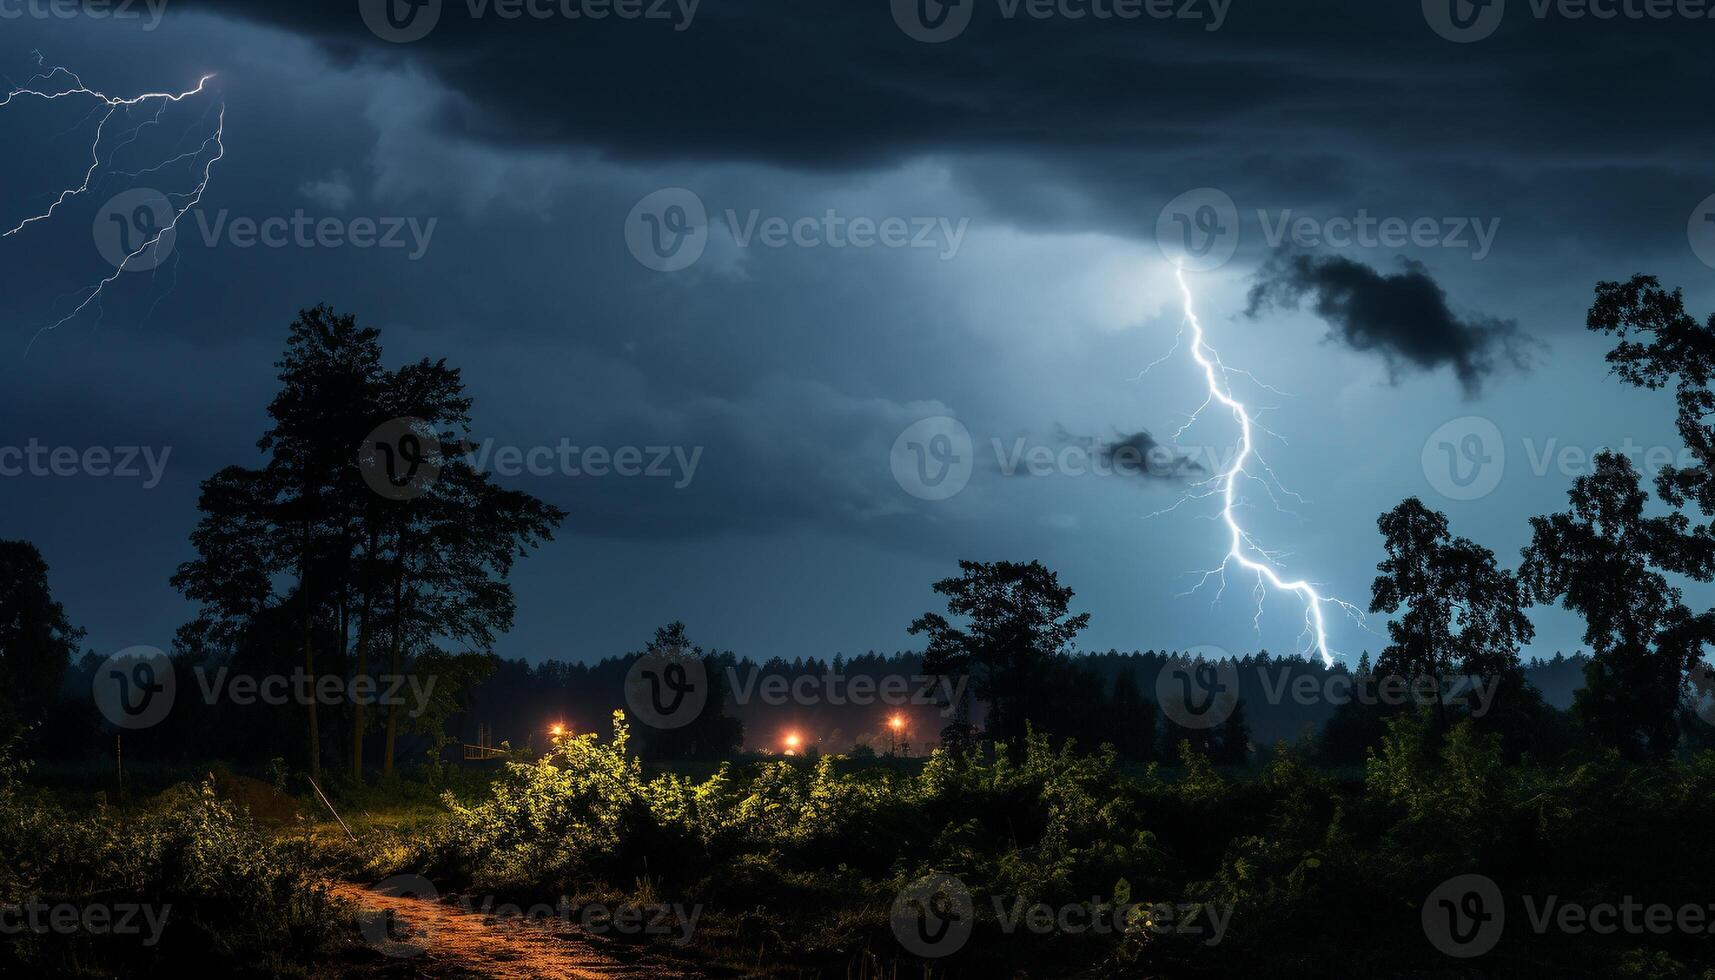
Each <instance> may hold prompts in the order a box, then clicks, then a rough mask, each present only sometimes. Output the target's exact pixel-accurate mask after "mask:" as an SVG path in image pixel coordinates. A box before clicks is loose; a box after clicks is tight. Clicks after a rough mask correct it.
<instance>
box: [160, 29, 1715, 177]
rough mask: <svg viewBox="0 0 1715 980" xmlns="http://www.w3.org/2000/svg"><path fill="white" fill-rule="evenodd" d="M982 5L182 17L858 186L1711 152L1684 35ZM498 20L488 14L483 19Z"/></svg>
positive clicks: (635, 136) (514, 109)
mask: <svg viewBox="0 0 1715 980" xmlns="http://www.w3.org/2000/svg"><path fill="white" fill-rule="evenodd" d="M374 2H376V3H379V2H380V0H374ZM964 2H965V3H968V4H971V5H972V8H973V15H972V20H971V23H970V26H969V27H968V28H967V29H966V30H965V31H964V32H963V33H962V34H961V35H960V36H958V37H956V38H954V39H953V40H950V41H947V42H945V43H940V44H924V43H919V42H917V41H914V40H912V39H911V38H910V37H908V36H906V34H905V32H904V31H902V30H901V29H900V27H899V26H898V24H896V23H895V20H894V18H893V16H892V13H891V11H890V6H889V4H888V3H887V2H885V0H868V2H851V0H809V2H802V3H782V2H778V0H705V2H701V3H697V4H694V5H692V4H690V3H689V0H673V2H671V3H666V4H656V3H654V2H653V0H651V2H646V3H644V4H643V5H642V6H643V7H645V8H649V9H653V8H654V7H656V6H659V7H661V8H663V9H664V10H665V11H666V12H669V13H671V12H674V11H680V12H682V11H684V10H686V9H690V10H692V12H693V14H694V16H692V17H691V19H690V22H689V23H688V24H683V23H680V22H679V21H682V20H683V19H684V18H683V14H682V13H680V14H678V15H677V16H675V17H668V18H664V19H651V18H640V19H627V18H619V17H614V16H609V17H607V18H605V19H602V20H593V19H588V18H573V17H567V16H564V15H562V14H558V13H552V15H550V16H543V17H535V16H528V15H524V16H515V17H513V18H511V19H509V18H506V17H503V16H501V15H500V13H499V12H498V9H497V8H498V7H499V6H500V4H497V3H496V2H495V0H486V2H483V3H476V2H474V0H443V2H442V4H441V5H440V6H441V14H440V19H439V22H438V24H437V26H436V27H435V28H434V30H433V31H432V33H430V34H429V35H428V36H427V37H426V38H424V39H422V40H420V41H417V42H415V43H410V44H400V45H393V44H387V43H384V42H382V41H380V40H379V39H377V38H376V37H375V36H374V35H372V34H371V33H370V32H369V31H368V30H367V29H366V28H365V27H364V24H363V21H362V19H361V17H360V13H359V10H360V4H359V3H358V2H355V0H337V2H336V0H328V2H303V3H279V2H275V0H181V5H180V6H179V7H177V8H176V9H190V10H197V9H203V10H214V11H220V12H227V13H235V14H238V15H240V16H244V17H247V18H250V19H253V20H258V21H262V22H266V23H270V24H274V25H278V26H281V27H284V28H287V29H289V30H293V31H296V32H299V33H302V34H305V35H307V36H310V37H313V38H315V39H317V40H318V41H320V42H321V43H323V44H324V45H325V46H326V47H327V48H329V49H330V50H332V51H334V52H336V54H337V55H338V56H339V57H342V58H345V59H348V60H352V59H357V58H361V57H381V58H388V59H400V60H408V61H410V62H413V63H415V64H417V65H419V66H421V67H424V68H426V69H427V70H428V71H429V72H430V73H432V74H433V75H435V76H436V77H437V78H439V79H440V80H441V81H442V82H444V83H445V84H446V85H447V86H448V87H450V88H452V89H453V90H455V91H457V92H459V93H460V94H461V96H462V97H463V98H464V99H466V100H467V101H466V103H465V104H464V105H463V106H462V107H460V108H459V109H457V110H452V111H449V112H448V114H447V115H446V117H445V119H444V120H443V121H444V123H445V125H446V126H448V127H449V128H450V129H453V130H456V131H459V132H462V133H465V134H467V135H471V136H475V137H479V138H484V139H489V140H493V141H496V142H502V143H507V142H514V143H524V144H540V143H570V144H580V145H593V146H600V147H604V148H606V149H609V150H611V151H612V152H613V153H614V154H616V155H617V156H621V157H645V158H666V159H710V158H712V159H744V160H761V161H766V162H773V163H783V164H787V165H790V166H795V167H804V168H812V169H847V168H851V167H858V166H865V165H872V164H878V163H886V162H891V161H894V160H897V159H901V158H904V157H908V156H911V155H914V154H920V153H924V152H942V151H945V152H957V151H961V150H979V149H980V150H990V151H993V150H1032V149H1034V150H1042V149H1046V148H1053V147H1059V148H1074V149H1081V150H1088V149H1090V148H1094V147H1105V148H1126V147H1132V148H1139V147H1147V148H1148V149H1149V150H1150V151H1151V152H1154V153H1158V154H1168V155H1171V154H1176V153H1178V152H1180V151H1188V150H1195V149H1196V148H1199V147H1208V146H1211V145H1218V144H1221V143H1223V142H1225V141H1228V140H1230V141H1232V143H1231V144H1230V145H1235V146H1249V147H1252V148H1253V149H1252V152H1253V153H1254V152H1255V149H1254V148H1257V147H1274V148H1277V149H1279V150H1281V151H1283V152H1290V153H1291V154H1292V155H1293V157H1294V158H1299V159H1304V160H1309V159H1313V158H1316V157H1326V156H1330V155H1337V154H1338V153H1339V152H1340V150H1341V149H1342V148H1343V146H1344V145H1346V144H1350V143H1354V142H1357V143H1365V144H1371V145H1376V146H1390V147H1394V148H1408V147H1409V148H1417V149H1425V150H1429V151H1432V152H1434V153H1435V154H1436V155H1438V156H1439V155H1446V154H1448V153H1449V152H1450V147H1449V146H1448V141H1447V138H1448V137H1449V136H1455V135H1456V136H1457V144H1458V151H1459V152H1461V153H1468V152H1477V151H1478V150H1485V151H1488V152H1491V153H1492V152H1497V151H1504V152H1509V153H1518V154H1523V155H1528V156H1536V155H1540V154H1545V153H1547V154H1555V153H1567V152H1570V153H1578V154H1583V153H1610V152H1612V151H1613V150H1614V149H1616V146H1617V145H1631V146H1636V145H1645V144H1647V145H1649V146H1651V147H1652V151H1654V152H1657V153H1658V154H1660V153H1663V152H1672V151H1673V148H1675V147H1678V148H1680V149H1684V148H1688V147H1694V146H1699V145H1704V144H1705V142H1706V141H1705V139H1704V138H1703V137H1702V136H1700V135H1698V134H1696V133H1695V132H1694V129H1695V127H1689V126H1685V125H1684V122H1685V118H1686V116H1687V114H1688V113H1701V112H1703V111H1704V110H1703V107H1702V106H1701V105H1700V104H1699V102H1698V101H1696V100H1694V99H1693V98H1690V97H1687V98H1683V99H1681V98H1676V97H1675V95H1674V93H1680V92H1684V93H1688V94H1689V93H1696V92H1700V91H1707V89H1708V85H1707V82H1708V80H1709V78H1710V75H1711V73H1712V69H1711V66H1710V65H1709V63H1708V60H1707V59H1705V58H1702V57H1701V54H1702V47H1703V41H1702V39H1701V36H1700V35H1699V34H1698V33H1697V32H1696V31H1695V30H1688V29H1687V25H1683V24H1676V23H1673V22H1671V21H1666V20H1646V21H1638V22H1625V21H1621V22H1611V21H1600V22H1598V21H1594V20H1589V19H1585V20H1583V21H1574V20H1568V19H1565V18H1560V17H1551V18H1547V19H1540V20H1538V19H1532V18H1526V17H1518V18H1511V17H1509V18H1508V19H1507V22H1506V23H1505V24H1504V25H1503V27H1502V29H1501V30H1500V32H1499V33H1498V34H1496V35H1495V36H1494V37H1492V38H1489V39H1487V40H1485V41H1483V42H1481V43H1480V44H1476V45H1456V44H1452V43H1449V42H1447V41H1445V40H1443V39H1442V38H1440V37H1438V36H1437V35H1436V34H1435V33H1434V32H1433V31H1432V30H1431V29H1430V27H1429V26H1428V24H1427V23H1426V22H1425V19H1424V14H1423V12H1422V10H1421V9H1420V5H1418V4H1409V3H1408V4H1378V3H1373V2H1370V0H1331V2H1326V3H1318V4H1315V5H1312V7H1311V8H1310V9H1305V8H1303V7H1301V6H1300V5H1295V4H1281V3H1273V2H1256V0H1251V2H1245V0H1234V2H1231V3H1230V4H1229V3H1227V2H1221V3H1214V2H1210V0H1201V2H1190V3H1186V2H1178V3H1175V4H1173V5H1172V7H1173V9H1174V10H1175V11H1176V12H1177V11H1179V10H1185V11H1187V12H1188V13H1189V14H1190V15H1191V16H1186V17H1179V16H1175V17H1171V18H1152V17H1138V18H1135V19H1130V20H1121V19H1114V18H1105V19H1104V18H1099V17H1092V16H1089V15H1088V14H1086V16H1084V17H1083V18H1081V19H1072V18H1069V17H1064V16H1052V17H1048V18H1038V17H1033V16H1029V15H1027V14H1026V13H1025V12H1024V11H1027V10H1030V9H1034V8H1035V5H1023V6H1020V5H1019V4H1012V3H1002V2H1000V0H964ZM536 6H537V7H540V8H545V9H548V10H549V11H550V12H552V11H558V10H559V9H560V7H561V6H562V5H561V4H558V3H553V4H549V3H539V4H537V5H536ZM1072 6H1074V7H1076V8H1078V9H1084V8H1086V7H1087V6H1088V5H1087V4H1085V3H1083V2H1081V0H1080V2H1077V3H1074V4H1072ZM474 9H481V10H482V11H483V13H482V14H481V15H480V16H477V17H474V18H473V16H472V11H473V10H474ZM1008 9H1011V10H1013V11H1014V14H1013V16H1010V17H1007V16H1004V15H1003V10H1008ZM1217 25H1218V29H1215V30H1211V29H1210V28H1211V27H1215V26H1217ZM681 28H682V29H681ZM1598 40H1599V42H1600V43H1596V42H1597V41H1598ZM1613 78H1627V79H1629V80H1631V81H1633V82H1636V83H1641V84H1644V85H1647V86H1648V88H1649V90H1650V91H1651V92H1653V93H1655V96H1654V97H1652V98H1649V99H1636V98H1633V97H1632V93H1633V92H1634V91H1635V87H1634V86H1616V85H1613V84H1611V79H1613ZM1521 88H1528V90H1530V91H1534V92H1549V93H1553V97H1552V98H1546V99H1538V100H1535V101H1534V102H1533V103H1532V104H1531V107H1530V111H1529V112H1521V111H1519V109H1518V108H1517V107H1516V106H1515V105H1513V104H1512V103H1511V100H1509V99H1506V98H1498V97H1497V96H1498V95H1500V94H1502V93H1507V92H1513V91H1518V90H1520V89H1521ZM1592 118H1600V119H1602V120H1603V125H1602V126H1601V127H1599V128H1598V127H1593V126H1590V125H1589V124H1588V122H1589V120H1590V119H1592ZM1254 165H1255V164H1254V163H1253V164H1252V166H1254ZM1282 166H1284V167H1286V168H1288V169H1290V168H1293V167H1295V166H1298V165H1297V164H1296V163H1293V162H1290V161H1288V162H1285V163H1283V164H1282Z"/></svg>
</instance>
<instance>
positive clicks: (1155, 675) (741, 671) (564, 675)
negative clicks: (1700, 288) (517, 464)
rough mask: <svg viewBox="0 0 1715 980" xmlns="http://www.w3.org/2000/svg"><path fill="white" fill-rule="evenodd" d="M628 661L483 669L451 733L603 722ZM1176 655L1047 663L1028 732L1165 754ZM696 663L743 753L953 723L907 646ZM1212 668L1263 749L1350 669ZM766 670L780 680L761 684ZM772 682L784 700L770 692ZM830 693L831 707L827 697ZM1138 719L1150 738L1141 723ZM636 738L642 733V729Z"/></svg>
mask: <svg viewBox="0 0 1715 980" xmlns="http://www.w3.org/2000/svg"><path fill="white" fill-rule="evenodd" d="M639 656H641V654H639V653H632V654H627V655H624V656H619V657H607V658H604V659H602V660H600V661H598V662H596V663H590V664H585V663H567V662H565V661H560V660H548V661H544V662H541V663H535V664H532V663H529V662H527V661H525V660H522V659H501V660H500V661H499V662H498V663H497V664H496V667H495V670H494V672H493V673H492V674H490V675H489V676H488V677H486V678H485V679H483V680H481V681H479V682H477V683H476V684H475V685H474V687H473V688H472V690H471V692H470V701H469V706H468V708H467V710H466V711H465V712H464V713H463V714H462V715H460V716H458V717H457V719H456V720H455V725H456V726H457V731H458V735H459V737H460V738H461V739H462V740H463V741H465V742H467V743H475V742H476V740H477V738H478V732H479V727H481V726H486V728H487V730H488V731H489V732H490V733H491V737H492V739H493V741H494V742H495V743H496V744H498V743H500V742H502V741H506V742H509V743H510V744H511V745H512V746H513V747H515V748H523V747H526V746H531V747H536V748H540V747H542V746H543V745H545V744H546V740H547V737H548V736H547V732H548V730H549V728H550V727H551V726H553V725H555V724H563V725H566V726H567V727H568V728H570V729H571V730H573V731H592V730H593V731H605V730H606V728H607V725H608V718H609V717H610V716H611V715H612V713H613V712H614V711H615V710H625V709H626V708H627V705H626V700H625V678H626V675H627V673H628V672H629V671H630V669H631V667H632V665H633V664H634V663H635V662H636V660H637V658H638V657H639ZM1366 657H1367V655H1366ZM1176 659H1178V660H1179V661H1180V662H1183V659H1182V658H1180V657H1179V656H1178V655H1176V654H1173V653H1170V652H1158V651H1155V650H1148V651H1142V652H1138V651H1132V652H1129V653H1125V652H1121V651H1119V650H1109V651H1107V652H1105V653H1090V654H1078V655H1071V656H1067V657H1065V658H1063V659H1062V661H1061V667H1060V669H1059V670H1057V671H1055V674H1056V677H1057V679H1056V686H1057V687H1059V688H1061V689H1062V690H1060V691H1059V692H1058V693H1059V694H1060V697H1058V698H1056V699H1054V703H1056V704H1058V705H1061V708H1060V709H1059V710H1057V711H1056V712H1055V714H1056V715H1057V716H1058V717H1057V718H1053V719H1040V720H1039V727H1042V728H1044V729H1046V730H1049V731H1052V732H1054V733H1055V734H1058V735H1065V736H1070V737H1073V738H1077V739H1078V740H1079V741H1080V742H1081V743H1082V744H1085V745H1094V744H1097V743H1100V742H1111V743H1113V744H1114V745H1115V746H1117V747H1119V748H1120V750H1121V754H1122V755H1126V756H1130V757H1134V758H1158V757H1165V758H1172V752H1171V751H1165V752H1164V751H1163V750H1162V745H1163V742H1164V741H1168V740H1171V741H1172V743H1173V744H1177V738H1176V737H1175V735H1177V736H1184V735H1185V734H1187V733H1185V732H1175V731H1173V729H1175V728H1176V726H1175V725H1174V723H1173V721H1172V719H1170V718H1167V717H1164V716H1163V715H1162V713H1161V712H1160V710H1159V707H1158V704H1159V701H1160V697H1159V696H1158V685H1159V684H1161V674H1162V672H1163V670H1165V669H1167V667H1168V666H1169V664H1171V663H1173V662H1174V661H1175V660H1176ZM1588 661H1589V658H1588V657H1585V656H1584V655H1582V654H1574V655H1573V656H1570V657H1568V656H1564V655H1562V654H1560V653H1556V654H1555V655H1554V656H1553V657H1552V658H1550V659H1547V660H1541V659H1538V660H1530V661H1526V662H1525V663H1524V665H1523V669H1524V677H1525V680H1526V681H1527V682H1528V683H1529V684H1530V685H1531V686H1532V687H1534V688H1536V689H1537V691H1539V692H1540V693H1541V695H1542V699H1543V700H1544V701H1545V702H1547V704H1548V705H1550V706H1552V707H1554V708H1557V709H1561V710H1564V709H1567V708H1569V707H1570V706H1571V704H1572V698H1573V692H1574V691H1576V690H1577V689H1578V688H1579V687H1581V686H1582V685H1583V678H1584V668H1585V665H1586V664H1587V663H1588ZM704 662H705V664H706V666H707V668H708V671H709V673H710V674H717V673H718V674H719V675H720V676H719V678H718V679H717V682H716V683H717V688H718V689H719V690H721V691H722V692H723V693H724V698H722V699H721V700H722V701H723V703H722V704H720V705H718V706H717V705H715V704H714V703H712V702H711V703H710V704H709V705H708V706H707V707H706V708H705V711H720V712H721V713H723V714H724V715H725V716H726V717H728V718H731V719H735V720H737V721H738V722H739V723H740V724H741V725H742V726H743V727H742V733H741V737H742V742H741V743H740V744H741V746H742V748H743V749H744V750H747V751H773V752H778V751H780V750H781V749H782V746H783V741H784V738H785V737H786V735H787V734H789V733H797V734H798V735H800V736H801V737H802V738H803V739H804V744H805V746H806V748H811V747H813V748H816V749H818V750H819V751H821V752H824V753H828V752H841V753H845V752H850V751H852V750H853V749H854V748H855V747H857V746H859V745H865V746H869V747H870V748H871V749H872V750H873V751H875V752H876V753H877V754H884V753H886V752H887V751H888V750H889V749H890V748H892V747H894V745H895V739H896V738H897V739H900V740H901V741H903V742H904V743H905V749H906V751H909V752H911V753H919V754H920V753H924V752H927V751H928V750H929V749H931V748H933V747H935V746H936V745H938V744H939V743H940V739H941V730H942V728H944V727H945V726H946V725H947V724H948V723H949V721H950V720H951V718H950V713H949V710H948V708H947V707H946V706H945V702H944V700H936V699H939V698H942V696H943V695H945V694H946V693H948V692H949V691H952V690H956V685H957V680H956V679H945V680H943V679H937V678H930V677H929V675H928V674H927V672H926V671H925V670H924V667H923V655H922V654H921V653H918V652H915V651H904V652H897V653H892V654H881V653H876V652H873V651H872V652H869V653H864V654H860V655H857V656H854V657H846V656H843V655H841V654H835V655H834V656H833V658H831V659H823V658H820V657H795V658H793V659H791V660H786V659H784V658H780V657H774V658H770V659H768V660H765V661H761V662H758V661H755V660H752V659H750V658H748V657H739V656H737V655H736V654H734V653H732V652H731V651H724V652H717V653H711V654H707V655H706V656H705V657H704ZM1366 662H1367V661H1366ZM1220 663H1222V664H1227V665H1230V666H1231V667H1232V668H1233V672H1234V674H1235V675H1236V679H1237V683H1238V698H1239V699H1240V701H1242V703H1243V720H1244V722H1245V724H1246V725H1247V726H1248V729H1249V733H1250V739H1251V741H1252V743H1253V745H1255V746H1262V747H1266V746H1269V745H1272V744H1274V743H1275V742H1277V741H1281V740H1285V741H1293V740H1296V739H1298V738H1300V737H1301V736H1303V735H1304V734H1306V733H1307V732H1309V733H1312V734H1314V733H1319V732H1321V730H1322V729H1323V727H1324V726H1326V725H1327V723H1328V721H1329V719H1330V718H1332V717H1333V716H1334V713H1335V709H1336V707H1337V706H1338V701H1339V700H1340V699H1341V698H1342V697H1344V690H1343V688H1342V686H1341V685H1339V684H1335V685H1333V687H1332V693H1333V699H1332V700H1330V698H1329V697H1327V696H1325V694H1324V692H1328V691H1330V686H1329V684H1328V681H1329V679H1330V678H1332V677H1345V678H1350V677H1351V675H1352V673H1353V671H1352V670H1351V669H1349V668H1347V667H1346V666H1345V665H1344V664H1336V665H1334V666H1333V667H1331V668H1330V667H1324V666H1323V665H1322V662H1321V661H1320V660H1314V659H1306V658H1303V657H1299V656H1274V655H1271V654H1269V653H1268V652H1267V651H1263V652H1260V653H1257V654H1254V655H1247V656H1244V657H1239V658H1235V659H1233V660H1229V661H1222V662H1220ZM859 677H862V678H867V679H868V680H869V681H870V682H872V684H871V685H869V686H867V687H864V688H861V689H860V690H859V691H854V690H853V686H852V685H851V683H850V680H851V679H853V678H859ZM764 678H781V679H782V680H780V681H773V682H765V681H764ZM831 678H840V679H841V681H831V680H830V679H831ZM1306 678H1308V679H1310V681H1309V683H1310V684H1311V688H1310V689H1311V690H1313V691H1314V692H1315V693H1314V694H1313V695H1312V696H1310V697H1303V696H1297V695H1295V694H1294V692H1295V691H1302V690H1304V689H1305V686H1306V684H1307V681H1306V680H1305V679H1306ZM782 686H783V687H784V688H785V697H784V699H782V698H781V697H779V696H778V690H779V688H781V687H782ZM889 689H891V690H894V691H900V690H903V691H905V692H907V699H908V701H909V703H904V704H899V703H897V702H896V701H889V700H883V698H882V697H881V696H880V692H885V691H887V690H889ZM771 690H773V691H774V692H775V695H774V696H772V697H771V696H770V691H771ZM866 692H867V693H866ZM800 693H801V694H807V695H809V697H808V698H803V697H800V696H798V695H799V694H800ZM1170 693H1171V692H1170ZM925 695H927V696H925ZM836 699H837V700H838V702H839V703H834V702H835V700H836ZM782 700H783V702H784V703H781V702H782ZM895 716H898V717H899V718H900V719H901V720H902V722H903V724H902V725H901V730H900V733H899V735H897V736H896V735H895V733H894V730H893V729H892V728H890V726H889V725H888V721H889V719H890V718H893V717H895ZM982 717H983V706H982V704H981V703H980V702H978V703H976V704H974V705H973V710H972V717H971V720H972V721H973V722H975V723H979V724H980V723H981V721H982ZM1033 721H1036V719H1033ZM1150 726H1153V727H1154V732H1153V734H1152V735H1151V734H1146V732H1145V729H1146V728H1148V727H1150ZM638 727H639V728H640V729H641V728H643V727H644V726H641V725H640V726H638ZM640 735H641V737H642V739H643V740H644V741H645V742H647V741H648V732H647V731H642V732H640Z"/></svg>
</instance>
